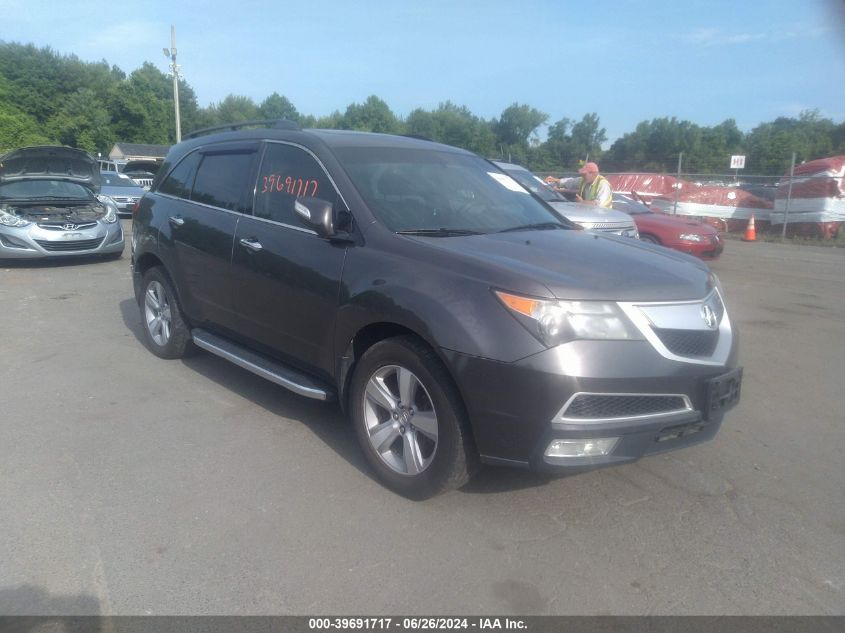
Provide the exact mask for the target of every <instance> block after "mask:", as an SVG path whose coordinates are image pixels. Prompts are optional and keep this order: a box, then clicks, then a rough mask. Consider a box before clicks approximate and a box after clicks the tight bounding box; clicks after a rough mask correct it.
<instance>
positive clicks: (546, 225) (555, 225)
mask: <svg viewBox="0 0 845 633" xmlns="http://www.w3.org/2000/svg"><path fill="white" fill-rule="evenodd" d="M568 228H569V227H568V226H566V225H565V224H561V223H560V222H537V223H535V224H522V225H520V226H512V227H510V228H509V229H502V230H501V231H499V233H510V232H511V231H532V230H545V229H568Z"/></svg>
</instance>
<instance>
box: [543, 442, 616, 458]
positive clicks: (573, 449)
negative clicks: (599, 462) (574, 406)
mask: <svg viewBox="0 0 845 633" xmlns="http://www.w3.org/2000/svg"><path fill="white" fill-rule="evenodd" d="M618 442H619V438H618V437H597V438H594V439H586V440H553V441H552V443H551V444H549V447H548V448H547V449H546V457H600V456H602V455H609V454H610V453H611V452H612V451H613V449H614V448H616V444H617V443H618Z"/></svg>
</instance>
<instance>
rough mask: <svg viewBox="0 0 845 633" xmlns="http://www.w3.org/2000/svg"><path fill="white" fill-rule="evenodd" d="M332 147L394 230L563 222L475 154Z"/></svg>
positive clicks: (479, 229)
mask: <svg viewBox="0 0 845 633" xmlns="http://www.w3.org/2000/svg"><path fill="white" fill-rule="evenodd" d="M335 151H336V154H337V156H338V158H339V159H340V161H341V163H342V164H343V166H344V168H345V169H346V172H347V173H348V174H349V176H350V178H351V179H352V182H353V183H354V184H355V186H356V187H357V189H358V191H359V193H360V194H361V197H363V198H364V200H365V201H366V202H367V205H368V206H369V207H370V209H372V211H373V213H374V214H375V215H376V217H378V219H379V220H380V221H381V222H383V223H384V224H385V225H386V226H387V227H388V228H389V229H390V230H392V231H395V232H427V234H430V235H449V234H455V233H492V232H496V231H504V230H508V229H514V228H516V227H528V226H541V225H542V226H546V225H562V224H564V223H565V222H566V221H565V220H563V219H562V218H561V217H560V216H558V215H556V214H555V213H554V212H553V211H551V210H550V209H548V208H547V207H546V206H544V205H543V204H542V203H540V202H538V201H537V200H536V199H535V198H533V197H532V196H531V195H530V194H529V193H528V192H527V191H526V190H525V189H524V188H523V187H521V186H520V185H519V184H518V183H517V182H516V181H514V180H513V179H512V178H511V177H509V176H507V175H505V174H504V173H502V172H501V171H499V170H498V169H497V168H496V167H495V166H493V165H491V164H490V163H489V162H487V161H485V160H483V159H481V158H479V157H477V156H472V155H466V154H457V153H453V152H439V151H432V150H420V149H399V148H382V147H380V148H361V147H345V148H337V149H336V150H335Z"/></svg>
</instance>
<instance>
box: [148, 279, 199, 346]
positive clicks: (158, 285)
mask: <svg viewBox="0 0 845 633" xmlns="http://www.w3.org/2000/svg"><path fill="white" fill-rule="evenodd" d="M139 307H140V309H141V327H142V328H143V329H144V339H145V340H146V342H147V347H149V348H150V351H151V352H152V353H153V354H155V355H156V356H158V357H159V358H166V359H174V358H182V357H183V356H185V354H186V353H187V352H188V351H189V350H190V348H191V345H192V343H191V330H190V329H189V328H188V325H187V324H186V323H185V320H184V318H183V317H182V310H181V309H180V308H179V303H178V301H177V300H176V292H175V291H174V290H173V284H172V283H170V279H169V278H168V277H167V274H166V273H165V272H164V269H163V268H159V267H155V268H150V269H149V270H148V271H147V272H145V273H144V276H143V277H142V278H141V301H140V304H139Z"/></svg>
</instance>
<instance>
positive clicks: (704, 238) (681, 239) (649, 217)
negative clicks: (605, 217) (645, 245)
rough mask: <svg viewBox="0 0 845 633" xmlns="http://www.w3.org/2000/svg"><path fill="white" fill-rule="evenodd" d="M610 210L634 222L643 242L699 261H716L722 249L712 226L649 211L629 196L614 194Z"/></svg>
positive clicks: (686, 218)
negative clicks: (629, 216) (694, 257)
mask: <svg viewBox="0 0 845 633" xmlns="http://www.w3.org/2000/svg"><path fill="white" fill-rule="evenodd" d="M613 208H614V209H618V210H619V211H624V212H625V213H627V214H629V215H631V216H632V217H633V218H634V222H635V223H636V225H637V230H638V231H639V233H640V239H641V240H642V241H643V242H651V243H652V244H660V245H662V246H666V247H668V248H674V249H675V250H677V251H681V252H683V253H689V254H690V255H695V256H696V257H700V258H701V259H716V258H717V257H719V255H721V254H722V249H724V247H725V243H724V241H723V240H722V238H721V237H720V236H719V232H718V231H717V230H716V229H714V228H713V227H712V226H710V225H708V224H704V223H703V222H699V221H698V220H695V219H693V218H691V217H688V216H683V215H667V214H665V213H660V212H657V211H652V210H651V209H649V208H648V207H647V206H646V205H644V204H643V203H642V202H639V201H638V200H635V199H634V198H632V197H631V196H626V195H624V194H620V193H614V194H613Z"/></svg>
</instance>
